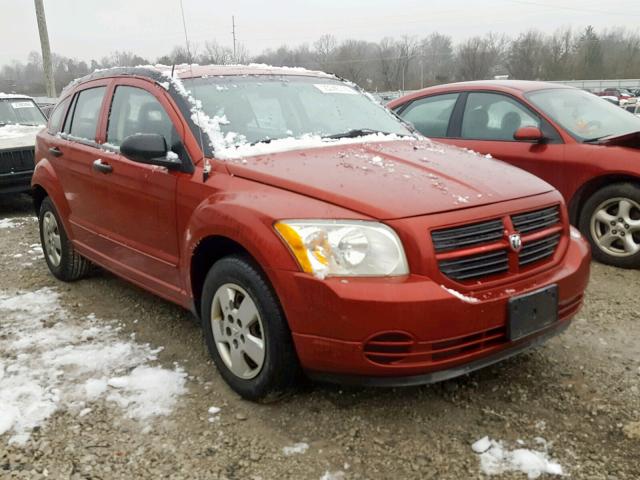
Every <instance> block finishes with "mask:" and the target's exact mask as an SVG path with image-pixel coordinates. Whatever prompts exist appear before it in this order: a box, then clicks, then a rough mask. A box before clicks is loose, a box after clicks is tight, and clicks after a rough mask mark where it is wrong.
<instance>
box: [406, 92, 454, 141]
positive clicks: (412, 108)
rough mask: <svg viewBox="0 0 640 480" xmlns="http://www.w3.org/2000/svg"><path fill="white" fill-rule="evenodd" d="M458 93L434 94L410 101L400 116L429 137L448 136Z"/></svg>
mask: <svg viewBox="0 0 640 480" xmlns="http://www.w3.org/2000/svg"><path fill="white" fill-rule="evenodd" d="M457 100H458V94H457V93H448V94H445V95H434V96H432V97H426V98H421V99H419V100H415V101H414V102H412V103H410V104H409V106H408V107H407V108H405V109H404V110H403V111H402V113H400V116H401V117H402V118H403V119H405V120H406V121H408V122H410V123H412V124H413V126H414V127H416V129H417V130H418V131H419V132H420V133H422V134H423V135H425V136H427V137H446V136H447V130H448V129H449V120H450V119H451V114H452V113H453V108H454V107H455V105H456V101H457Z"/></svg>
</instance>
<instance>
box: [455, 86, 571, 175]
mask: <svg viewBox="0 0 640 480" xmlns="http://www.w3.org/2000/svg"><path fill="white" fill-rule="evenodd" d="M461 111H462V115H461V118H460V119H459V121H458V122H456V124H455V125H452V127H451V129H450V131H449V136H450V138H447V139H446V143H450V144H453V145H456V146H459V147H464V148H469V149H471V150H474V151H476V152H478V153H481V154H484V155H487V154H489V155H491V156H492V157H494V158H497V159H499V160H503V161H505V162H508V163H510V164H512V165H514V166H516V167H520V168H522V169H524V170H527V171H529V172H531V173H533V174H534V175H537V176H538V177H540V178H542V179H544V180H546V181H547V182H549V183H551V184H553V181H554V180H555V179H557V169H562V168H563V160H564V144H563V142H562V138H561V137H560V135H559V134H558V132H557V131H556V130H555V129H554V128H553V127H552V126H551V125H550V124H549V123H548V122H546V121H545V120H544V119H543V118H541V117H540V116H539V115H538V114H537V113H536V112H534V111H533V110H531V109H530V108H528V107H527V106H525V105H524V104H523V103H522V102H520V101H519V100H518V99H516V98H514V97H511V96H509V95H505V94H502V93H497V92H469V93H468V94H467V95H466V99H465V100H464V108H462V109H461ZM525 126H535V127H538V128H540V130H541V131H542V133H543V134H544V135H545V138H546V140H545V142H543V143H535V142H528V141H518V140H515V139H514V138H513V136H514V134H515V132H516V130H518V129H519V128H520V127H525Z"/></svg>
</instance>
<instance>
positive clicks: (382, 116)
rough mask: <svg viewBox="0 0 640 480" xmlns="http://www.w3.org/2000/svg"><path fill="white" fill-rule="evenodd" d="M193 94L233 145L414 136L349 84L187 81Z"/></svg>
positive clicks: (273, 79)
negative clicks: (381, 135) (316, 138)
mask: <svg viewBox="0 0 640 480" xmlns="http://www.w3.org/2000/svg"><path fill="white" fill-rule="evenodd" d="M183 83H184V86H185V87H186V89H187V90H189V91H190V94H191V95H192V96H193V97H194V98H195V99H196V100H197V101H199V102H201V104H202V110H203V112H204V113H205V114H206V115H207V116H208V117H210V118H212V119H213V118H217V119H221V121H220V122H219V123H220V129H221V131H222V134H223V135H224V136H225V138H227V139H228V138H232V139H233V145H235V146H238V145H242V144H247V143H249V144H253V143H258V142H269V141H271V140H276V139H281V138H290V137H293V138H300V137H304V136H307V135H313V136H320V137H333V138H335V136H341V135H344V134H348V135H349V136H353V135H354V132H356V131H363V132H365V133H363V134H366V132H370V133H373V132H383V133H388V134H398V135H410V134H411V132H410V131H409V130H408V129H407V128H406V127H405V126H404V125H403V124H402V122H400V121H399V120H398V119H397V118H396V117H395V116H394V115H393V114H391V113H390V112H389V111H388V110H386V109H385V108H384V107H382V106H381V105H380V104H378V103H377V102H375V101H374V100H373V99H371V98H369V97H368V96H367V95H365V94H363V93H362V92H360V91H359V90H357V89H356V88H353V87H352V86H350V85H349V84H347V83H345V82H341V81H339V80H336V79H333V78H324V77H305V76H299V75H250V76H225V77H204V78H192V79H185V80H183Z"/></svg>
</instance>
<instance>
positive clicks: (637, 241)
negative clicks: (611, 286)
mask: <svg viewBox="0 0 640 480" xmlns="http://www.w3.org/2000/svg"><path fill="white" fill-rule="evenodd" d="M590 228H591V237H592V238H593V240H594V242H595V243H596V245H597V246H598V248H600V249H601V250H602V251H603V252H604V253H606V254H607V255H612V256H615V257H630V256H633V255H635V254H637V253H638V252H640V204H638V202H636V201H634V200H632V199H630V198H625V197H616V198H611V199H607V200H605V201H604V202H602V203H601V204H600V205H599V206H598V207H596V209H595V211H594V212H593V215H592V217H591V225H590Z"/></svg>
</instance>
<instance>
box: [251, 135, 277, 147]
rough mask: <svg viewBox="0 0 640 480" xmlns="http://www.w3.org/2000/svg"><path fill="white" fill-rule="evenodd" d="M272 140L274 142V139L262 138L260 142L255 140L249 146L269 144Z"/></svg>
mask: <svg viewBox="0 0 640 480" xmlns="http://www.w3.org/2000/svg"><path fill="white" fill-rule="evenodd" d="M273 140H275V139H274V138H269V137H266V138H263V139H262V140H256V141H255V142H251V143H250V144H249V145H251V146H252V147H253V146H254V145H257V144H258V143H271V142H272V141H273Z"/></svg>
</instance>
